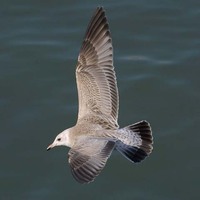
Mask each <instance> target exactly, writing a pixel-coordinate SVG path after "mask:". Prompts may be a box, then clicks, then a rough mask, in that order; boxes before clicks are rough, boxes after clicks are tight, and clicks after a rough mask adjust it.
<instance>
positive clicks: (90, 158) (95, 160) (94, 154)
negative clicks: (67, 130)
mask: <svg viewBox="0 0 200 200" xmlns="http://www.w3.org/2000/svg"><path fill="white" fill-rule="evenodd" d="M114 146H115V143H114V142H110V141H109V142H108V141H102V140H101V141H98V140H91V141H88V142H87V143H83V144H81V145H80V144H79V145H78V146H77V147H73V149H71V150H70V151H69V154H68V156H69V164H70V167H71V171H72V175H73V176H74V178H75V179H76V180H77V181H78V182H80V183H90V182H92V181H93V180H94V179H95V177H96V176H98V175H99V173H100V172H101V170H102V169H103V168H104V166H105V164H106V161H107V159H108V158H109V157H110V155H111V153H112V150H113V149H114ZM94 147H95V148H94Z"/></svg>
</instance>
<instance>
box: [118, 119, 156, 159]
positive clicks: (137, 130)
mask: <svg viewBox="0 0 200 200" xmlns="http://www.w3.org/2000/svg"><path fill="white" fill-rule="evenodd" d="M118 133H119V140H118V141H117V142H116V149H117V150H118V151H119V152H120V153H121V154H122V155H123V156H125V157H126V158H127V159H128V160H130V161H131V162H140V161H142V160H144V159H145V158H146V157H147V156H148V155H149V154H150V153H151V152H152V149H153V146H152V145H153V137H152V131H151V126H150V124H149V123H148V122H147V121H140V122H138V123H135V124H132V125H129V126H126V127H124V128H121V129H119V132H118Z"/></svg>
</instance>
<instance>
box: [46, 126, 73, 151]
mask: <svg viewBox="0 0 200 200" xmlns="http://www.w3.org/2000/svg"><path fill="white" fill-rule="evenodd" d="M55 146H68V147H69V146H70V144H69V129H66V130H64V131H63V132H61V133H60V134H58V135H57V136H56V138H55V140H54V142H53V143H52V144H50V145H49V146H48V147H47V151H48V150H50V149H52V148H53V147H55Z"/></svg>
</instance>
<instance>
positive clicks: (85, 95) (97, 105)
mask: <svg viewBox="0 0 200 200" xmlns="http://www.w3.org/2000/svg"><path fill="white" fill-rule="evenodd" d="M76 83H77V89H78V101H79V110H78V119H77V123H76V125H75V126H73V127H71V128H68V129H66V130H64V131H63V132H61V133H60V134H58V135H57V137H56V138H55V140H54V142H53V143H52V144H51V145H49V146H48V148H47V150H50V149H52V148H53V147H55V146H67V147H69V148H70V150H69V153H68V161H69V165H70V167H71V171H72V174H73V176H74V178H75V179H76V180H77V181H78V182H80V183H90V182H92V181H93V180H94V179H95V177H97V176H98V175H99V173H100V172H101V171H102V169H103V168H104V166H105V164H106V162H107V160H108V158H109V157H110V156H111V154H112V151H113V150H114V149H116V150H117V151H119V152H120V153H121V154H122V155H123V156H124V157H125V158H127V159H128V160H129V161H131V162H133V163H138V162H140V161H142V160H144V159H145V158H146V157H147V156H148V155H149V154H150V153H151V152H152V149H153V146H152V145H153V137H152V131H151V127H150V124H149V123H148V122H147V121H145V120H143V121H140V122H137V123H134V124H131V125H129V126H126V127H124V128H119V125H118V108H119V95H118V88H117V81H116V74H115V71H114V66H113V46H112V39H111V34H110V30H109V25H108V21H107V18H106V15H105V11H104V9H103V8H102V7H98V8H97V9H96V11H95V13H94V15H93V16H92V19H91V21H90V23H89V25H88V27H87V30H86V34H85V37H84V40H83V43H82V46H81V49H80V53H79V56H78V63H77V66H76Z"/></svg>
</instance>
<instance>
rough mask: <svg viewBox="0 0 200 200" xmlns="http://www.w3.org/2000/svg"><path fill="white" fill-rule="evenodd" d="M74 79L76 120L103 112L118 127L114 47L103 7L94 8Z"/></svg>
mask: <svg viewBox="0 0 200 200" xmlns="http://www.w3.org/2000/svg"><path fill="white" fill-rule="evenodd" d="M76 81H77V87H78V97H79V114H78V120H80V119H81V118H83V117H84V116H86V115H105V116H106V117H109V119H110V120H109V121H111V122H112V124H113V127H115V128H116V126H117V127H118V123H117V119H118V104H119V100H118V88H117V83H116V76H115V71H114V67H113V47H112V40H111V35H110V31H109V26H108V22H107V19H106V16H105V11H104V10H103V8H102V7H100V8H97V10H96V12H95V14H94V15H93V17H92V20H91V22H90V23H89V26H88V28H87V31H86V35H85V38H84V41H83V44H82V47H81V50H80V54H79V57H78V64H77V68H76Z"/></svg>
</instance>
